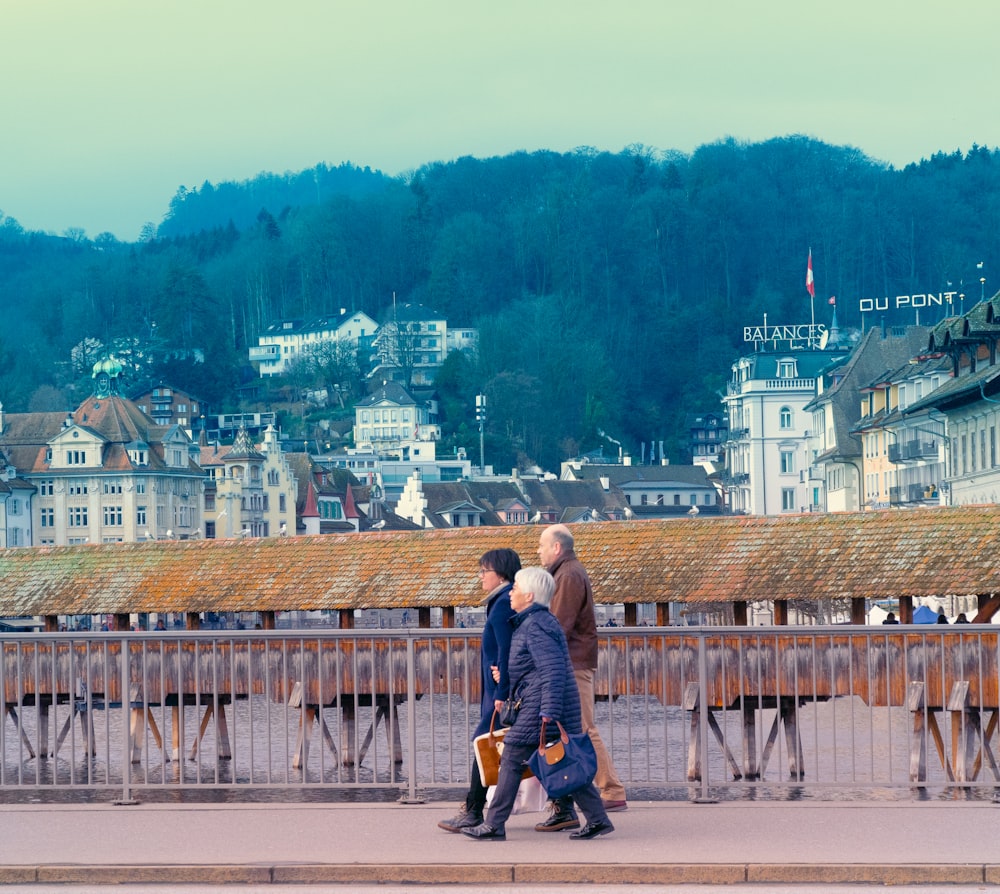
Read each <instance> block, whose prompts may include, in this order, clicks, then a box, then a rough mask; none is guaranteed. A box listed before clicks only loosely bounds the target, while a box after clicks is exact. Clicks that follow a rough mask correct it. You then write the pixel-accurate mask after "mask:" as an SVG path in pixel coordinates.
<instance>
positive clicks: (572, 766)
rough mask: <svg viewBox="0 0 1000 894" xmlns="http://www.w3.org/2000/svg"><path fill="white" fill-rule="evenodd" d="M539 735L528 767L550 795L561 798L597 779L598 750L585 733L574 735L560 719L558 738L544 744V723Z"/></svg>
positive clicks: (557, 723)
mask: <svg viewBox="0 0 1000 894" xmlns="http://www.w3.org/2000/svg"><path fill="white" fill-rule="evenodd" d="M546 723H547V721H545V720H543V721H542V731H541V734H540V735H539V737H538V748H537V749H535V750H534V751H533V752H531V757H529V758H528V766H529V767H530V768H531V772H532V773H534V774H535V775H536V776H537V777H538V781H539V782H541V784H542V787H543V788H544V789H545V792H546V794H548V796H549V797H550V798H562V797H564V796H565V795H569V794H571V793H573V792H575V791H576V790H577V789H579V788H583V787H584V786H585V785H587V784H588V783H590V782H593V781H594V775H595V774H596V773H597V752H596V751H594V743H593V742H591V741H590V736H588V735H587V734H586V733H574V734H573V735H572V736H571V735H570V734H569V733H567V732H566V730H565V729H563V725H562V724H561V723H560V722H559V721H558V720H557V721H556V726H558V727H559V738H558V739H556V740H555V741H554V742H551V743H549V744H548V745H546V744H545V724H546Z"/></svg>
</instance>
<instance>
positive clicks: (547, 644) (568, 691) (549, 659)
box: [505, 604, 580, 745]
mask: <svg viewBox="0 0 1000 894" xmlns="http://www.w3.org/2000/svg"><path fill="white" fill-rule="evenodd" d="M511 624H512V625H513V626H514V636H513V637H512V638H511V641H510V661H509V663H508V665H507V671H508V674H509V676H510V690H511V693H512V694H513V695H514V697H515V698H520V699H521V710H520V712H519V713H518V715H517V720H516V721H515V723H514V725H513V726H512V727H510V729H508V730H507V734H506V739H505V741H506V742H508V743H511V744H517V745H530V744H537V743H538V735H539V733H540V732H541V728H542V715H543V714H544V715H545V716H546V717H551V718H552V719H553V720H558V721H560V722H561V723H562V725H563V726H564V727H565V729H566V732H568V733H578V732H580V693H579V691H578V690H577V688H576V677H574V676H573V665H572V664H570V660H569V649H568V648H567V646H566V636H565V634H563V631H562V627H560V626H559V622H558V621H557V620H556V618H555V616H554V615H553V614H552V613H551V612H550V611H549V610H548V609H547V608H546V607H545V606H544V605H537V604H532V605H529V606H528V607H527V608H526V609H525V610H524V611H523V612H520V613H519V614H517V615H515V616H514V617H513V618H511ZM550 728H551V729H552V731H553V732H554V733H558V730H557V728H556V727H555V724H550Z"/></svg>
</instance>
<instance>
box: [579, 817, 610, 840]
mask: <svg viewBox="0 0 1000 894" xmlns="http://www.w3.org/2000/svg"><path fill="white" fill-rule="evenodd" d="M614 831H615V827H614V826H612V825H611V821H610V820H598V821H597V822H596V823H587V825H585V826H584V827H583V828H582V829H580V830H579V831H578V832H570V833H569V837H570V838H572V839H574V840H576V841H585V840H586V839H588V838H597V836H598V835H607V834H608V832H614Z"/></svg>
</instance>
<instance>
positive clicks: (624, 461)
mask: <svg viewBox="0 0 1000 894" xmlns="http://www.w3.org/2000/svg"><path fill="white" fill-rule="evenodd" d="M622 465H623V466H630V465H632V457H631V456H629V455H628V454H627V453H626V454H625V456H623V457H622Z"/></svg>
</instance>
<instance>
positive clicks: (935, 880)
mask: <svg viewBox="0 0 1000 894" xmlns="http://www.w3.org/2000/svg"><path fill="white" fill-rule="evenodd" d="M152 882H157V883H160V884H200V885H239V884H254V885H267V884H358V885H360V884H365V885H372V884H435V885H448V884H455V885H459V884H461V885H469V884H477V883H481V884H484V885H487V884H493V885H496V884H504V883H507V884H524V885H526V884H550V885H558V884H577V885H588V884H592V885H609V884H617V885H624V884H628V885H644V884H647V885H671V884H673V885H678V884H714V885H729V884H747V883H754V884H792V883H797V884H813V885H817V884H866V885H928V884H933V885H938V886H946V885H1000V865H996V864H955V865H940V864H918V863H914V864H899V863H895V864H885V863H881V864H859V865H850V866H845V865H837V864H819V863H809V864H805V863H802V864H796V863H789V864H774V863H746V864H744V863H714V864H704V863H697V864H695V863H655V864H641V863H634V864H633V863H630V864H614V865H580V864H577V863H531V864H522V863H502V862H501V863H473V864H463V865H455V864H429V863H421V864H409V865H386V864H382V863H349V864H347V863H345V864H333V863H314V864H295V865H293V864H275V865H270V866H267V865H237V864H234V865H218V864H216V865H185V866H179V865H176V864H171V865H159V866H157V865H145V866H137V865H118V864H103V865H102V864H93V865H76V864H66V865H59V864H49V865H42V866H0V886H2V885H31V884H50V885H51V884H67V885H69V884H78V885H79V884H88V885H119V884H125V883H152Z"/></svg>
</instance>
